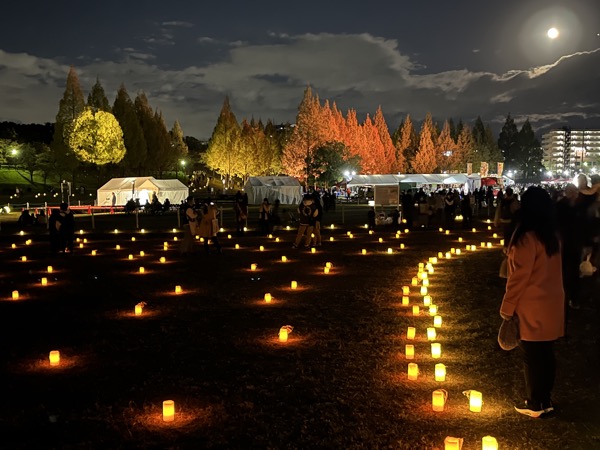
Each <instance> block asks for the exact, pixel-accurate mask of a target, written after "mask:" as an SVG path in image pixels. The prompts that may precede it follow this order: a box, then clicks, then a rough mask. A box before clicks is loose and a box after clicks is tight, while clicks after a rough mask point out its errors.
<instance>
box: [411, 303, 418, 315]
mask: <svg viewBox="0 0 600 450" xmlns="http://www.w3.org/2000/svg"><path fill="white" fill-rule="evenodd" d="M412 313H413V316H418V315H419V305H413V307H412Z"/></svg>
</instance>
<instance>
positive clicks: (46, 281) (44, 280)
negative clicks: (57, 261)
mask: <svg viewBox="0 0 600 450" xmlns="http://www.w3.org/2000/svg"><path fill="white" fill-rule="evenodd" d="M42 286H48V278H46V277H42Z"/></svg>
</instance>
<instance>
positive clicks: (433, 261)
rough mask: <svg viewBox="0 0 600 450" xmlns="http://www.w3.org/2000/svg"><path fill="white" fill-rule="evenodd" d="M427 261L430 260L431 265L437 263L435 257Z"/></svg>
mask: <svg viewBox="0 0 600 450" xmlns="http://www.w3.org/2000/svg"><path fill="white" fill-rule="evenodd" d="M429 259H430V260H431V264H437V262H438V259H437V256H432V257H431V258H429Z"/></svg>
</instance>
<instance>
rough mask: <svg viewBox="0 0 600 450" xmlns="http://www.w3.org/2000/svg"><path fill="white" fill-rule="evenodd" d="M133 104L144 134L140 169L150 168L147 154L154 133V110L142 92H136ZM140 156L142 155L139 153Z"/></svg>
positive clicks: (150, 164)
mask: <svg viewBox="0 0 600 450" xmlns="http://www.w3.org/2000/svg"><path fill="white" fill-rule="evenodd" d="M133 105H134V108H135V115H136V117H137V120H138V123H139V125H140V128H141V129H142V133H143V136H144V139H143V142H144V145H145V150H144V151H143V159H142V160H141V165H142V166H141V170H151V169H152V168H153V167H152V161H151V159H150V156H149V155H150V142H151V141H152V140H153V139H154V135H155V134H156V133H155V131H154V111H153V110H152V107H151V106H150V103H149V102H148V98H147V97H146V94H145V93H144V92H139V93H138V95H137V96H136V97H135V100H134V102H133ZM140 156H142V155H141V154H140Z"/></svg>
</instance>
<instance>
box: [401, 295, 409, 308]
mask: <svg viewBox="0 0 600 450" xmlns="http://www.w3.org/2000/svg"><path fill="white" fill-rule="evenodd" d="M408 304H409V299H408V296H406V295H403V296H402V306H408Z"/></svg>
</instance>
